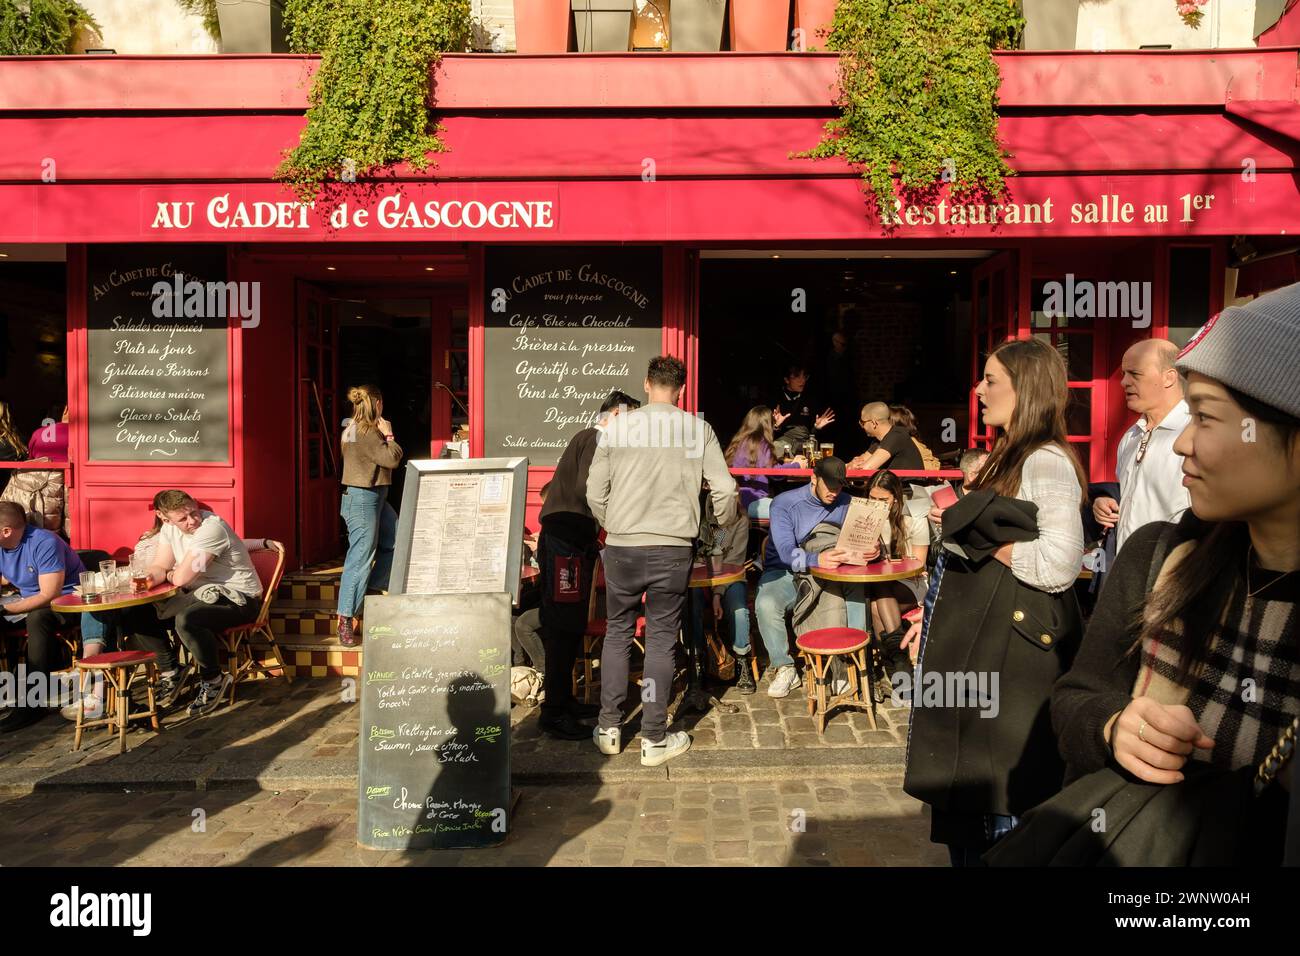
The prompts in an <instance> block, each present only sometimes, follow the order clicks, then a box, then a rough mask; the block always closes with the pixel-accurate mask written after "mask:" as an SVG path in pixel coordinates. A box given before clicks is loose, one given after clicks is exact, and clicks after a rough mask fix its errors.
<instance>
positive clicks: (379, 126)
mask: <svg viewBox="0 0 1300 956" xmlns="http://www.w3.org/2000/svg"><path fill="white" fill-rule="evenodd" d="M285 20H286V23H287V24H288V27H289V46H290V48H291V49H292V50H294V51H295V52H299V53H319V54H320V58H321V59H320V66H319V68H318V69H317V71H316V76H315V79H314V81H313V83H312V88H311V92H310V94H309V96H308V104H309V107H308V110H307V125H306V128H305V129H304V130H303V132H302V137H301V139H300V141H299V143H298V145H297V146H296V147H295V148H294V149H292V150H291V151H289V152H288V154H287V155H286V156H285V159H284V161H283V162H282V163H281V164H280V167H279V169H278V170H277V171H276V176H277V178H279V179H280V180H282V181H284V182H286V183H288V184H289V185H290V186H292V187H293V189H294V190H295V192H297V194H298V196H299V198H300V199H302V200H303V201H304V202H310V201H311V200H313V199H315V198H317V197H318V196H319V195H320V194H321V193H322V191H324V190H326V189H327V187H328V186H329V185H331V184H333V183H339V182H353V181H355V179H358V178H361V177H364V176H367V175H371V174H373V173H374V172H376V171H377V170H379V169H381V168H382V167H384V166H387V165H389V164H392V163H396V162H401V161H405V162H407V163H409V164H410V165H411V167H412V168H414V169H416V170H424V169H427V168H428V165H429V158H428V157H429V154H430V153H438V152H444V151H445V150H446V146H445V145H444V144H443V143H442V141H441V140H440V139H439V138H438V135H437V134H438V132H439V131H440V128H439V127H436V126H434V127H431V125H430V120H429V106H428V101H429V77H430V73H431V71H432V68H433V65H434V64H435V63H436V62H437V60H438V57H439V55H440V54H442V53H449V52H453V51H462V50H465V49H466V48H467V46H468V44H469V40H470V33H471V19H470V0H384V2H383V3H375V2H373V0H286V3H285Z"/></svg>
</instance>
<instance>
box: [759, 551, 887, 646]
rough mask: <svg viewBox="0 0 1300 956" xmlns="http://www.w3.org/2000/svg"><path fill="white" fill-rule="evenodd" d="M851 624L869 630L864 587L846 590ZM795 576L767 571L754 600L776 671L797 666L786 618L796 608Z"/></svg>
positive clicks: (786, 572) (765, 643) (851, 587)
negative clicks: (778, 668)
mask: <svg viewBox="0 0 1300 956" xmlns="http://www.w3.org/2000/svg"><path fill="white" fill-rule="evenodd" d="M844 597H845V602H844V603H845V606H846V612H847V622H846V623H847V624H848V626H849V627H856V628H857V629H858V630H862V631H865V630H866V629H867V600H866V593H865V591H864V589H863V586H862V585H860V584H851V585H847V586H846V587H845V588H844ZM794 599H795V590H794V572H792V571H788V570H786V569H785V568H772V569H771V570H770V571H764V572H763V576H762V577H760V578H759V579H758V596H757V597H756V598H754V614H755V616H756V617H757V618H758V632H759V633H760V634H762V635H763V646H764V647H766V648H767V657H768V660H770V661H771V662H772V666H773V667H784V666H785V665H786V664H793V663H794V659H793V658H792V657H791V656H790V638H789V636H788V635H787V634H786V629H785V615H786V612H788V611H789V610H790V608H791V607H793V606H794Z"/></svg>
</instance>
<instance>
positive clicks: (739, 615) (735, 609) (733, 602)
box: [691, 581, 749, 654]
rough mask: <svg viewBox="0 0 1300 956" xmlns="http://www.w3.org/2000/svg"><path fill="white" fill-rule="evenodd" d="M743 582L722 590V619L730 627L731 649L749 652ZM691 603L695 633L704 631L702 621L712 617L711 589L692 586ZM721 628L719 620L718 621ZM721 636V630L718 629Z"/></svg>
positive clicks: (746, 605) (747, 611) (747, 607)
mask: <svg viewBox="0 0 1300 956" xmlns="http://www.w3.org/2000/svg"><path fill="white" fill-rule="evenodd" d="M745 597H746V595H745V582H744V581H737V582H736V583H735V584H732V585H729V586H728V587H727V590H725V591H723V592H722V620H723V621H725V622H727V623H728V624H729V625H730V627H731V649H732V650H733V651H735V652H736V653H737V654H748V653H749V605H748V604H747V603H746V602H745ZM691 604H692V606H693V608H694V612H695V628H696V631H695V633H697V634H703V633H704V621H706V620H709V619H711V618H712V617H713V591H712V590H711V589H708V588H692V589H691ZM719 627H720V628H721V622H719ZM719 636H721V630H719Z"/></svg>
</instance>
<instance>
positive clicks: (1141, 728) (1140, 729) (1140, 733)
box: [1138, 720, 1147, 743]
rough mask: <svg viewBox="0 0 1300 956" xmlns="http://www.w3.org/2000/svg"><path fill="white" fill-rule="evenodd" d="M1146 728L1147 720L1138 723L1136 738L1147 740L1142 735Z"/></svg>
mask: <svg viewBox="0 0 1300 956" xmlns="http://www.w3.org/2000/svg"><path fill="white" fill-rule="evenodd" d="M1146 729H1147V722H1146V721H1145V720H1144V721H1142V723H1141V724H1139V725H1138V740H1140V741H1142V742H1143V743H1146V742H1147V739H1146V738H1145V737H1143V736H1142V735H1143V734H1144V733H1146Z"/></svg>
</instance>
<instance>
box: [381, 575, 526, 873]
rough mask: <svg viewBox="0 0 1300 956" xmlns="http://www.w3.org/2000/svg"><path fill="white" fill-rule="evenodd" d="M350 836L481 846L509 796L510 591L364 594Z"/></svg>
mask: <svg viewBox="0 0 1300 956" xmlns="http://www.w3.org/2000/svg"><path fill="white" fill-rule="evenodd" d="M360 737H361V757H360V766H359V773H358V776H357V780H358V786H359V794H358V797H359V808H358V812H357V840H358V842H359V843H361V844H362V845H363V846H369V847H375V848H378V849H385V850H397V849H450V848H453V847H484V846H493V845H495V844H498V843H500V842H501V841H503V840H504V839H505V837H506V824H507V813H508V810H509V805H510V596H509V595H508V594H506V593H505V592H498V593H496V594H442V595H413V594H407V595H393V596H388V597H378V598H376V597H369V598H366V624H365V650H364V669H363V678H362V683H361V734H360Z"/></svg>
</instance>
